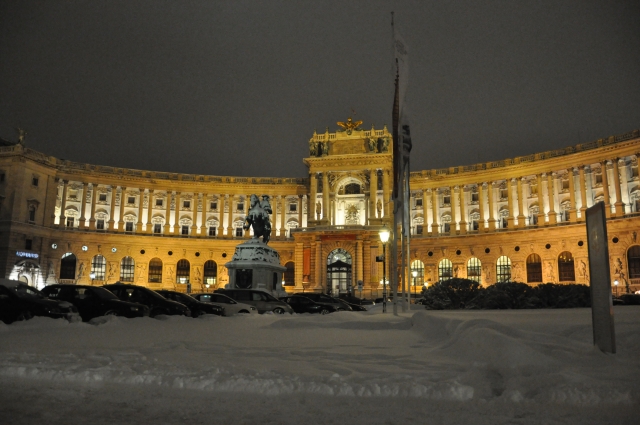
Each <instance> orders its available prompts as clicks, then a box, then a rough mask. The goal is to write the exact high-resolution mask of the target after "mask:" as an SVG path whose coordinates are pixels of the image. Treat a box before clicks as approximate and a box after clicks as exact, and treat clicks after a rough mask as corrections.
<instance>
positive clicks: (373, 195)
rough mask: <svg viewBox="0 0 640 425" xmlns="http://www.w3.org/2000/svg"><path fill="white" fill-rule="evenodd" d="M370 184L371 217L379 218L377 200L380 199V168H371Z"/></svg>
mask: <svg viewBox="0 0 640 425" xmlns="http://www.w3.org/2000/svg"><path fill="white" fill-rule="evenodd" d="M369 174H370V184H369V218H370V219H371V218H377V216H376V202H377V200H378V170H377V169H373V170H371V172H370V173H369Z"/></svg>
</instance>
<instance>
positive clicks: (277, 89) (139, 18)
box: [0, 0, 640, 177]
mask: <svg viewBox="0 0 640 425" xmlns="http://www.w3.org/2000/svg"><path fill="white" fill-rule="evenodd" d="M392 10H393V11H395V22H396V28H397V29H398V30H399V31H400V32H401V33H402V35H403V38H404V40H405V42H406V44H407V46H408V48H409V62H410V65H409V66H410V68H409V73H410V79H409V87H408V92H407V105H406V108H407V110H408V111H410V116H411V131H412V136H413V147H414V149H413V152H412V170H414V171H415V170H422V169H431V168H441V167H449V166H455V165H466V164H474V163H478V162H486V161H492V160H500V159H504V158H510V157H514V156H519V155H526V154H530V153H534V152H541V151H545V150H550V149H557V148H562V147H566V146H572V145H576V144H578V143H584V142H589V141H592V140H595V139H598V138H601V137H607V136H610V135H615V134H622V133H625V132H627V131H630V130H633V129H637V128H640V84H639V81H640V25H639V24H638V18H640V2H638V1H637V0H635V1H631V0H629V1H622V0H620V1H603V0H576V1H567V0H542V1H527V2H525V1H513V0H504V1H499V0H486V1H482V0H478V1H426V0H422V1H418V0H415V1H410V0H406V1H382V0H367V1H353V2H350V1H345V0H341V1H319V0H314V1H300V0H298V1H276V0H270V1H238V0H233V1H214V0H191V1H186V0H183V1H178V0H175V1H167V0H105V1H98V0H87V1H79V0H78V1H72V0H68V1H62V0H56V1H31V0H19V1H9V0H0V137H1V138H3V139H8V140H17V135H16V132H15V130H14V128H15V127H22V128H24V129H26V131H27V132H28V135H27V137H26V140H25V142H26V143H25V144H26V145H27V146H28V147H31V148H33V149H36V150H38V151H41V152H44V153H46V154H49V155H53V156H55V157H58V158H64V159H69V160H73V161H78V162H87V163H92V164H100V165H111V166H116V167H128V168H136V169H144V170H156V171H170V172H182V173H194V174H211V175H235V176H264V177H269V176H277V177H305V176H307V169H306V167H305V166H304V165H303V163H302V158H303V157H306V156H308V143H307V142H308V140H309V138H310V137H311V136H312V134H313V131H314V130H317V131H318V132H324V131H325V128H326V127H329V131H331V132H334V131H336V129H338V126H337V125H336V121H344V120H346V119H347V117H349V116H353V118H354V119H355V120H363V121H364V124H363V128H365V129H370V128H371V125H375V127H376V128H382V126H383V125H385V124H387V125H389V129H390V126H391V109H392V104H393V78H394V74H395V71H394V68H393V57H392V32H391V25H390V21H391V14H390V12H391V11H392ZM353 111H355V115H354V112H353Z"/></svg>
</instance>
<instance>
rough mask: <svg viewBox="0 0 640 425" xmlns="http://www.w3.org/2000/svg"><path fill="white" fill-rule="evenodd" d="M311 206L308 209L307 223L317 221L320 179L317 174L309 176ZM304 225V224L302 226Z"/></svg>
mask: <svg viewBox="0 0 640 425" xmlns="http://www.w3.org/2000/svg"><path fill="white" fill-rule="evenodd" d="M309 177H310V180H309V186H310V187H309V192H310V193H309V206H308V208H307V221H309V220H311V221H314V220H317V219H318V217H317V215H316V202H318V179H317V177H316V173H311V175H310V176H309ZM301 225H302V224H301Z"/></svg>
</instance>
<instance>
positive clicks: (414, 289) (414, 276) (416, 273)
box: [411, 269, 418, 298]
mask: <svg viewBox="0 0 640 425" xmlns="http://www.w3.org/2000/svg"><path fill="white" fill-rule="evenodd" d="M411 274H412V275H413V298H415V297H416V278H417V277H418V270H416V269H413V270H412V271H411Z"/></svg>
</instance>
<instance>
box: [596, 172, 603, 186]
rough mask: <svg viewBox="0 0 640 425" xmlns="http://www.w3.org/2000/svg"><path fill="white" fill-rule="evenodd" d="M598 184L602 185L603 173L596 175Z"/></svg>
mask: <svg viewBox="0 0 640 425" xmlns="http://www.w3.org/2000/svg"><path fill="white" fill-rule="evenodd" d="M596 184H602V173H599V174H596Z"/></svg>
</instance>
